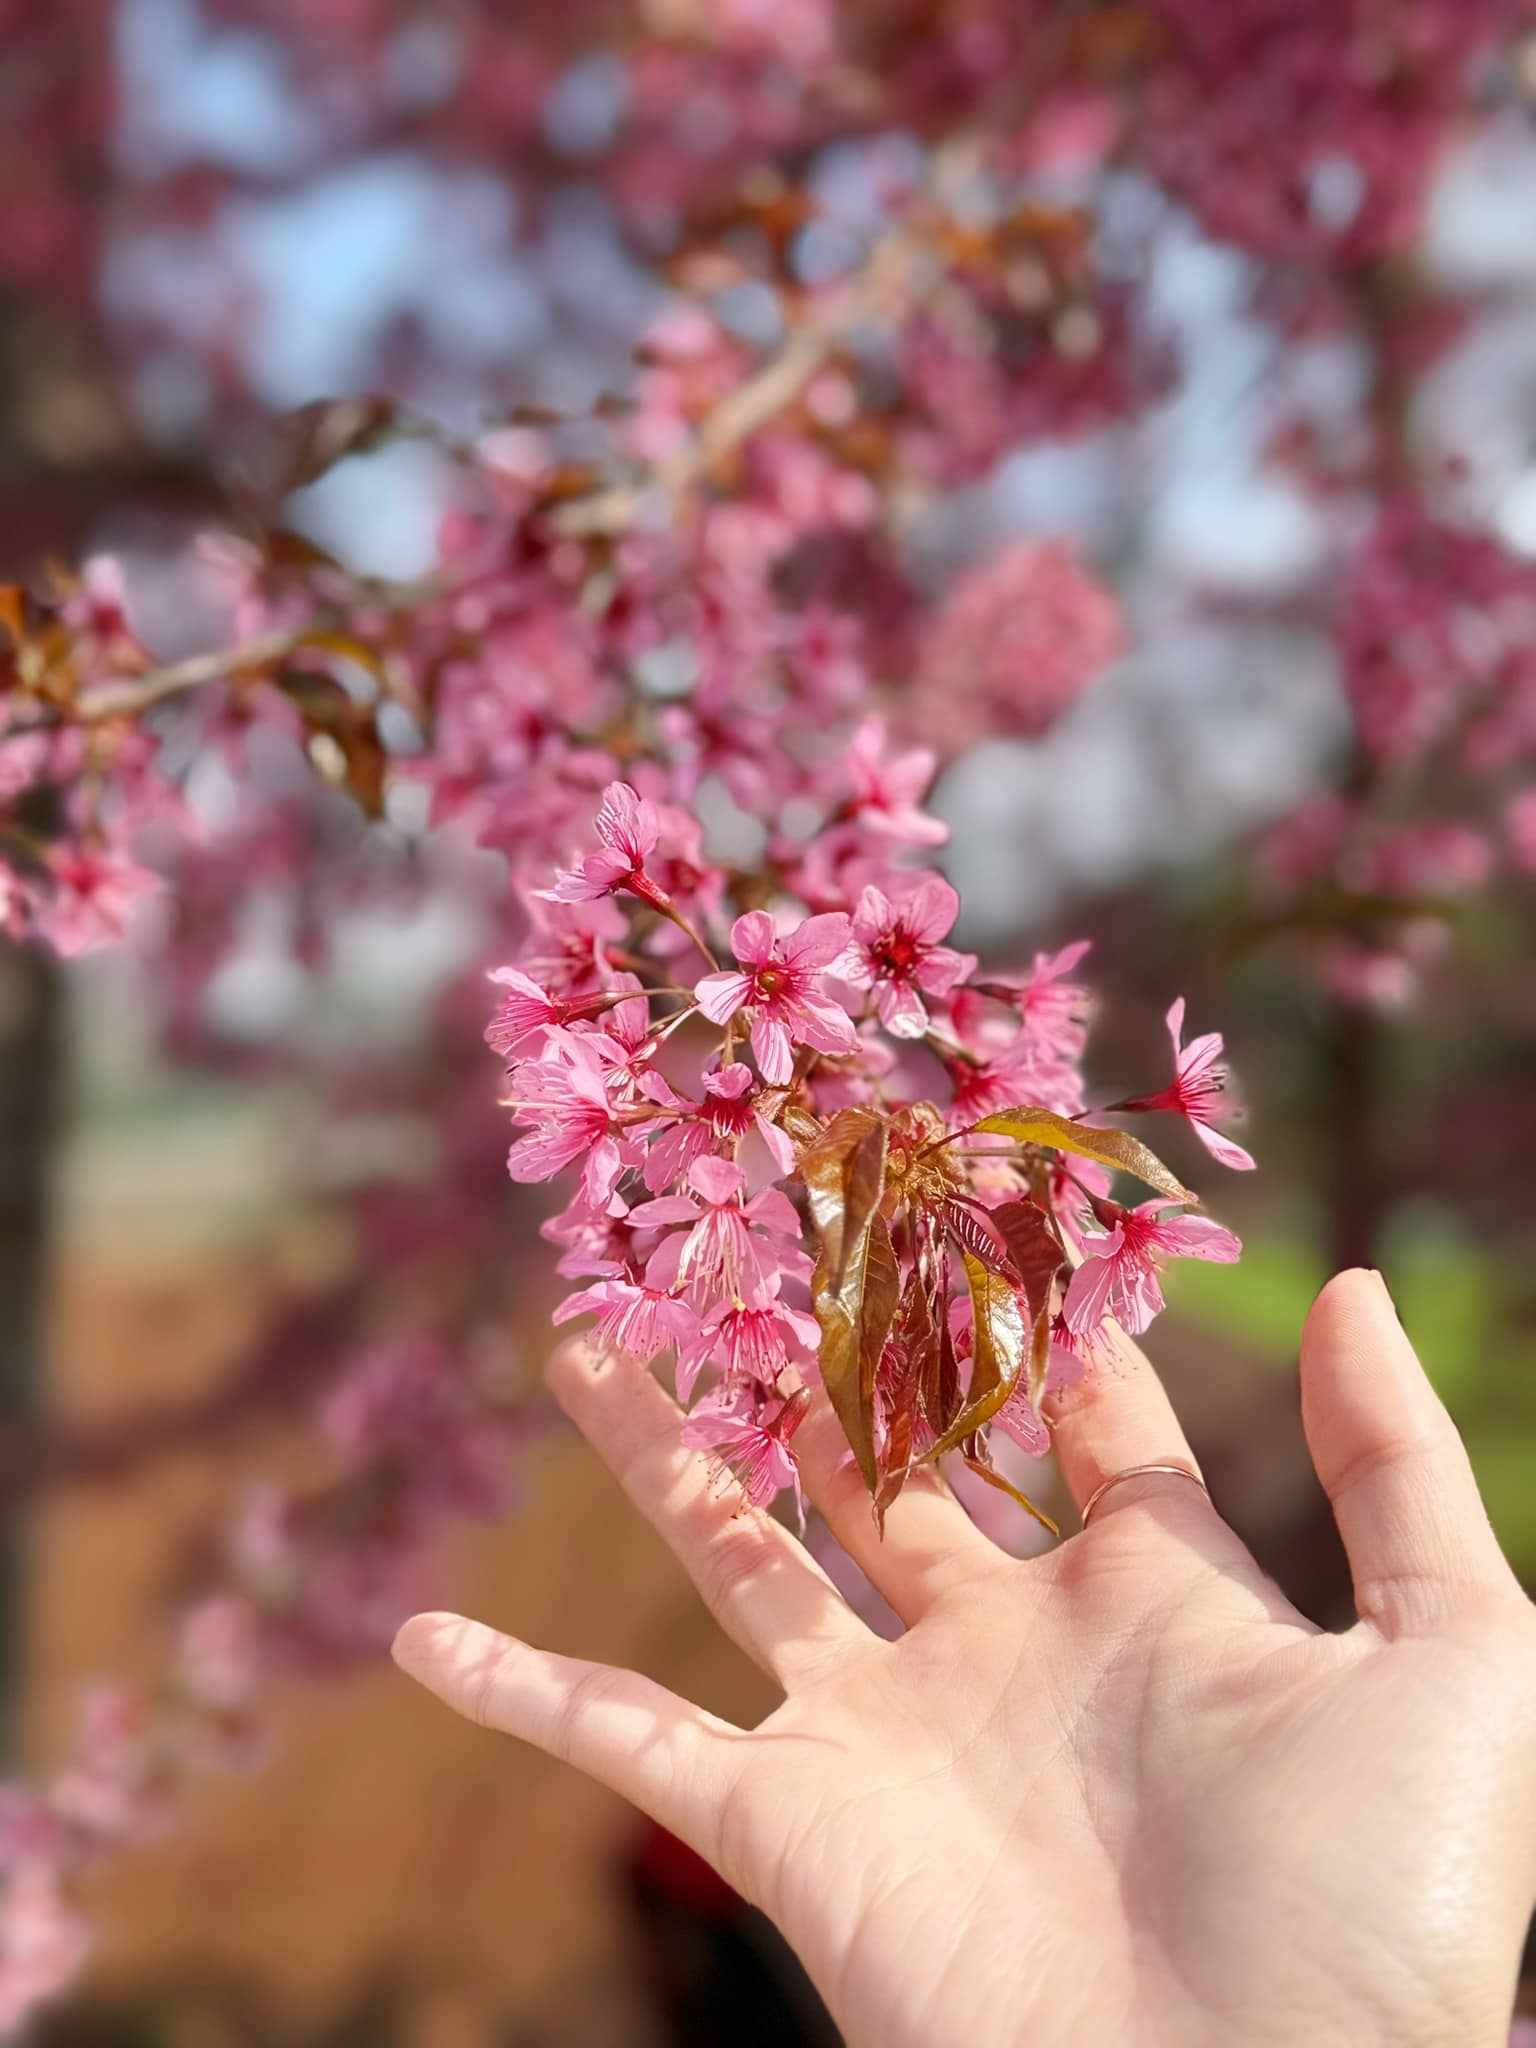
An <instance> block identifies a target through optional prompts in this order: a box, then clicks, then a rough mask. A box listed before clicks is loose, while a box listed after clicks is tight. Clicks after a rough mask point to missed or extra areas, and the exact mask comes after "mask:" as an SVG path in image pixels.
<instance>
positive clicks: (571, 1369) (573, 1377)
mask: <svg viewBox="0 0 1536 2048" xmlns="http://www.w3.org/2000/svg"><path fill="white" fill-rule="evenodd" d="M609 1357H610V1354H609V1353H607V1352H605V1351H603V1350H601V1349H600V1348H599V1347H598V1346H597V1345H596V1344H595V1343H594V1342H593V1341H592V1339H591V1338H590V1337H573V1338H571V1339H570V1340H569V1341H568V1342H566V1343H564V1344H557V1345H556V1346H555V1349H554V1350H553V1351H552V1352H551V1353H550V1354H549V1357H548V1359H547V1360H546V1362H545V1366H544V1384H545V1385H546V1386H547V1387H548V1388H549V1391H550V1392H551V1393H552V1394H553V1395H554V1397H555V1399H556V1400H557V1401H558V1402H559V1403H560V1406H561V1407H562V1408H569V1406H570V1404H571V1401H572V1399H573V1398H574V1397H575V1396H576V1395H577V1394H578V1393H579V1392H580V1391H581V1389H582V1388H583V1387H584V1386H586V1385H587V1384H588V1383H589V1382H590V1381H591V1380H592V1379H593V1378H594V1377H595V1376H596V1375H597V1373H598V1372H599V1371H600V1370H601V1369H602V1367H603V1366H604V1365H605V1364H606V1363H607V1362H608V1360H609Z"/></svg>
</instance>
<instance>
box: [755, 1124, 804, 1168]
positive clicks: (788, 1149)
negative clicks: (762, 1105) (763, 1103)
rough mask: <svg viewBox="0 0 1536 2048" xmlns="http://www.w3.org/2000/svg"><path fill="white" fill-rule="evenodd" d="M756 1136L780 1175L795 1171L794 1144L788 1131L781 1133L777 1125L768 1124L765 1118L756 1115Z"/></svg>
mask: <svg viewBox="0 0 1536 2048" xmlns="http://www.w3.org/2000/svg"><path fill="white" fill-rule="evenodd" d="M755 1121H756V1123H757V1134H758V1136H759V1137H760V1138H761V1139H762V1141H763V1143H764V1144H765V1145H766V1146H767V1147H768V1150H769V1151H770V1153H772V1155H773V1163H774V1165H775V1166H776V1167H777V1168H778V1169H779V1171H780V1173H793V1172H794V1170H795V1144H794V1140H793V1139H792V1138H791V1137H790V1135H789V1133H788V1131H781V1130H780V1129H779V1127H778V1125H777V1124H771V1123H769V1121H768V1119H767V1117H765V1116H763V1115H761V1114H760V1113H759V1114H757V1115H756V1118H755Z"/></svg>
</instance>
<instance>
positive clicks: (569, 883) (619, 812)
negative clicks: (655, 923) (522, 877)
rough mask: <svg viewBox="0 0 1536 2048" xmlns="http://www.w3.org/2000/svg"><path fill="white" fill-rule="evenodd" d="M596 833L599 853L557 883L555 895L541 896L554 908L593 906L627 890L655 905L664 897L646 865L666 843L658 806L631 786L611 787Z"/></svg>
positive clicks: (605, 793)
mask: <svg viewBox="0 0 1536 2048" xmlns="http://www.w3.org/2000/svg"><path fill="white" fill-rule="evenodd" d="M596 830H597V836H598V839H599V841H600V842H601V844H600V848H599V851H598V852H596V853H589V854H586V855H584V856H583V857H582V859H581V861H580V862H579V863H578V865H577V866H576V867H574V868H567V869H565V870H563V871H562V872H561V873H560V874H559V875H558V876H557V877H556V879H555V884H554V887H553V888H552V889H544V890H541V891H540V892H539V893H540V894H541V895H544V896H547V897H548V898H549V899H550V901H551V902H552V903H590V902H593V901H595V900H596V899H597V898H598V897H602V896H611V895H612V894H613V893H614V891H615V890H616V889H627V890H629V891H630V892H631V893H632V894H634V895H637V896H643V897H644V898H645V899H646V900H647V901H652V902H653V901H655V900H656V898H657V896H658V895H659V894H660V892H659V890H658V889H657V887H656V885H655V884H654V883H653V882H652V881H651V880H650V879H649V878H648V877H647V875H646V873H645V863H646V857H647V856H648V855H649V854H651V853H654V851H655V850H656V844H657V841H658V840H659V839H660V838H661V819H660V817H659V816H658V814H657V810H656V806H655V805H654V804H653V803H649V802H647V801H646V800H645V799H644V798H642V797H641V796H639V795H638V794H637V793H636V791H635V790H633V789H631V788H630V786H629V784H628V783H627V782H610V783H609V785H608V787H607V788H606V789H605V790H604V791H603V800H602V802H601V804H600V805H599V806H598V812H597V821H596Z"/></svg>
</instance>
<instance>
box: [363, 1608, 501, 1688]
mask: <svg viewBox="0 0 1536 2048" xmlns="http://www.w3.org/2000/svg"><path fill="white" fill-rule="evenodd" d="M494 1635H495V1631H494V1630H493V1629H488V1628H485V1627H484V1626H483V1625H482V1624H481V1623H480V1622H478V1621H470V1620H468V1619H467V1618H466V1617H465V1616H464V1615H462V1614H447V1613H442V1614H413V1615H412V1616H411V1618H410V1620H409V1621H406V1622H402V1623H401V1625H400V1627H399V1628H398V1629H397V1630H396V1631H395V1639H394V1641H393V1642H392V1643H391V1644H390V1646H389V1654H390V1656H391V1657H393V1658H394V1660H395V1662H396V1664H398V1665H399V1667H400V1669H401V1670H402V1671H403V1672H405V1674H406V1675H407V1677H409V1678H414V1679H416V1680H417V1681H418V1682H419V1683H420V1684H422V1685H427V1686H431V1687H433V1688H434V1690H435V1689H437V1688H438V1687H440V1685H441V1682H442V1678H443V1674H444V1673H445V1671H447V1670H448V1669H450V1668H451V1667H452V1665H453V1664H454V1663H455V1662H457V1661H458V1660H459V1659H460V1657H461V1656H463V1655H465V1654H472V1653H473V1651H474V1649H475V1647H476V1643H477V1641H478V1640H480V1639H489V1638H492V1637H493V1636H494Z"/></svg>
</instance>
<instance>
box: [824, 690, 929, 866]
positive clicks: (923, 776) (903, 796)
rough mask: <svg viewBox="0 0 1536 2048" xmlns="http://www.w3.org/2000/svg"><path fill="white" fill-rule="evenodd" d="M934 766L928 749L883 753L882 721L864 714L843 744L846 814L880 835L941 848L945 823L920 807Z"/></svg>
mask: <svg viewBox="0 0 1536 2048" xmlns="http://www.w3.org/2000/svg"><path fill="white" fill-rule="evenodd" d="M937 765H938V756H937V754H935V753H934V752H933V751H932V749H931V748H928V747H912V748H909V749H908V750H907V752H905V753H901V754H889V753H888V752H887V738H886V728H885V721H884V719H881V718H866V719H865V720H864V721H863V723H862V724H861V725H860V726H858V728H857V729H856V730H855V732H854V734H853V737H852V738H851V739H850V740H849V742H848V755H847V763H846V770H847V780H848V786H849V797H848V815H849V816H850V817H851V818H853V819H854V820H855V821H856V822H857V823H858V824H859V825H861V826H862V827H863V829H864V830H865V831H866V832H872V833H875V834H876V835H878V836H879V837H880V838H882V839H894V840H897V841H899V842H900V843H901V844H903V845H906V846H942V845H943V844H944V842H945V840H946V839H948V837H949V827H948V826H947V825H946V824H945V823H944V822H943V821H942V819H939V818H931V817H929V816H928V814H927V812H926V811H924V810H922V809H921V808H920V802H921V799H922V798H923V797H924V796H926V794H927V792H928V786H929V784H930V783H931V782H932V781H933V771H934V769H935V767H936V766H937Z"/></svg>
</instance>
